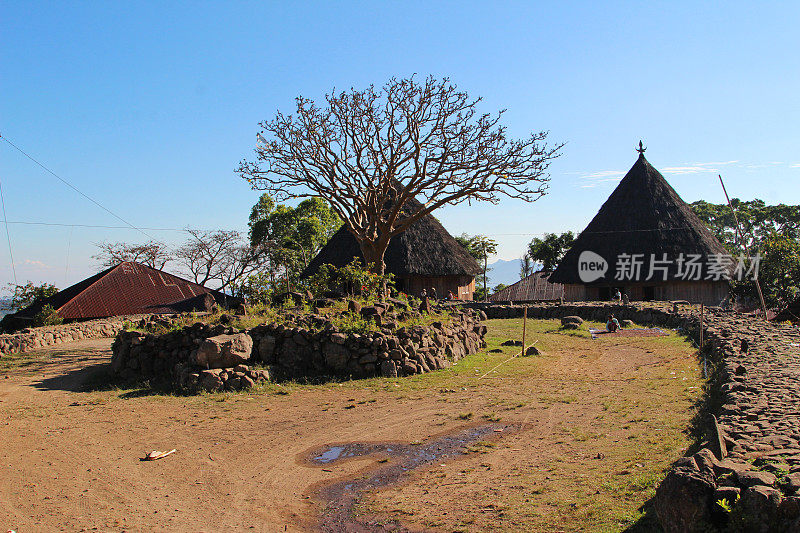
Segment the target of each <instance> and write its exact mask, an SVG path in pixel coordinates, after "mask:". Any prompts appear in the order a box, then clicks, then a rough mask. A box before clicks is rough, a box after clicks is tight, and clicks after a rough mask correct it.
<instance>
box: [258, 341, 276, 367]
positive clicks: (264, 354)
mask: <svg viewBox="0 0 800 533" xmlns="http://www.w3.org/2000/svg"><path fill="white" fill-rule="evenodd" d="M274 355H275V337H273V336H272V335H264V336H263V337H261V340H260V341H259V342H258V356H259V358H261V360H262V361H264V362H265V363H269V362H271V361H272V358H273V356H274Z"/></svg>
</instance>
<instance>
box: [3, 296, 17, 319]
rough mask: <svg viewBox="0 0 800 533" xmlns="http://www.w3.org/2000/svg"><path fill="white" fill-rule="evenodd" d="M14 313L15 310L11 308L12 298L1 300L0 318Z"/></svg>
mask: <svg viewBox="0 0 800 533" xmlns="http://www.w3.org/2000/svg"><path fill="white" fill-rule="evenodd" d="M13 312H14V309H13V308H12V307H11V298H0V318H3V317H4V316H6V315H7V314H9V313H13Z"/></svg>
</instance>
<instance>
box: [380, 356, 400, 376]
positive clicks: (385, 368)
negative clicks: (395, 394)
mask: <svg viewBox="0 0 800 533" xmlns="http://www.w3.org/2000/svg"><path fill="white" fill-rule="evenodd" d="M380 368H381V375H382V376H383V377H385V378H396V377H397V365H395V363H394V361H392V360H391V359H389V360H388V361H383V362H382V363H381V367H380Z"/></svg>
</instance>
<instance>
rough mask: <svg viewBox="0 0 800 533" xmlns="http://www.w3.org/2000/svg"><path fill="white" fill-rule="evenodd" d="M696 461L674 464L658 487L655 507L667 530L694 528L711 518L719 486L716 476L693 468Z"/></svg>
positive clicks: (677, 532)
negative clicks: (715, 494)
mask: <svg viewBox="0 0 800 533" xmlns="http://www.w3.org/2000/svg"><path fill="white" fill-rule="evenodd" d="M693 464H694V461H689V462H686V463H684V465H683V466H678V467H676V468H673V469H672V470H671V471H670V472H669V474H667V477H666V478H664V481H662V482H661V485H659V486H658V489H657V490H656V498H655V508H656V513H657V514H658V519H659V521H660V522H661V527H662V528H664V531H665V533H682V532H689V531H694V530H695V529H696V526H697V524H699V523H703V522H707V521H708V518H709V516H710V511H711V501H712V499H713V497H714V493H715V490H716V488H717V487H716V483H715V482H714V476H713V474H712V473H709V472H701V471H700V470H699V469H697V468H696V467H695V468H692V465H693Z"/></svg>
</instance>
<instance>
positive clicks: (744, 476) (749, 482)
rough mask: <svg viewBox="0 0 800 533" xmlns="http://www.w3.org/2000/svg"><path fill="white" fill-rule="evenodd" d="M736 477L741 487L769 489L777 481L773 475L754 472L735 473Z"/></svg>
mask: <svg viewBox="0 0 800 533" xmlns="http://www.w3.org/2000/svg"><path fill="white" fill-rule="evenodd" d="M736 477H737V479H738V480H739V483H740V484H741V485H742V486H743V487H755V486H757V485H760V486H765V487H771V486H773V485H774V484H775V481H777V478H776V477H775V474H770V473H769V472H761V471H754V470H749V471H746V472H737V473H736Z"/></svg>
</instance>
